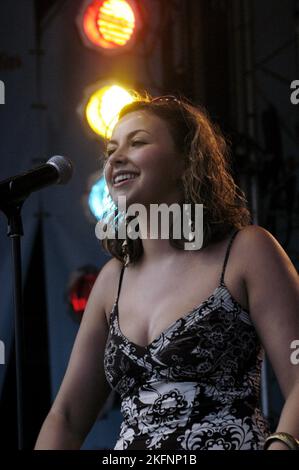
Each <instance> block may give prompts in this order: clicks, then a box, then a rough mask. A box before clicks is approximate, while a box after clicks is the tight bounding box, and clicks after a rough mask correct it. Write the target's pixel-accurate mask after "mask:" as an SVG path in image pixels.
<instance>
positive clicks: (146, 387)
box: [104, 258, 269, 450]
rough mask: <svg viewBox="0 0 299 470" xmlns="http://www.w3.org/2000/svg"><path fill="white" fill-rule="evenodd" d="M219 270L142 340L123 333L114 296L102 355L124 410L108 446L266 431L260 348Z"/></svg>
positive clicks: (176, 444) (173, 444) (171, 443)
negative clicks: (209, 289)
mask: <svg viewBox="0 0 299 470" xmlns="http://www.w3.org/2000/svg"><path fill="white" fill-rule="evenodd" d="M226 259H227V258H226ZM223 274H224V269H223V271H222V278H221V282H220V284H219V286H218V287H217V288H216V289H215V291H214V292H213V293H212V294H211V295H210V297H209V298H208V299H207V300H206V301H204V302H202V303H201V304H200V305H199V306H197V307H195V308H194V309H193V310H191V311H190V312H188V313H187V314H186V315H184V316H183V317H181V318H179V319H178V320H177V321H175V322H173V323H172V324H171V325H170V326H169V327H168V328H167V329H166V330H165V331H163V332H162V333H161V334H160V335H159V336H158V337H157V338H156V339H155V340H154V341H152V343H150V344H149V345H148V346H147V347H142V346H138V345H136V344H134V343H133V342H131V341H130V340H129V339H128V338H126V337H125V336H124V335H123V334H122V332H121V329H120V327H119V320H118V303H117V301H116V302H115V304H114V306H113V309H112V312H111V316H110V328H109V335H108V338H107V342H106V349H105V355H104V369H105V374H106V378H107V381H108V382H109V384H110V386H111V388H113V389H114V390H115V391H116V392H118V393H119V394H120V397H121V412H122V415H123V421H122V424H121V427H120V434H119V437H118V439H117V442H116V444H115V447H114V449H116V450H122V449H128V450H131V449H132V450H134V449H161V450H180V449H181V450H216V449H222V450H231V449H238V450H257V449H261V448H262V446H263V442H264V440H265V438H266V437H267V435H268V434H269V427H268V423H267V421H266V419H265V418H264V417H263V415H262V412H261V410H260V408H259V396H260V377H261V364H262V358H263V353H262V349H261V345H260V342H259V339H258V335H257V333H256V331H255V329H254V326H253V324H252V322H251V319H250V314H249V312H248V311H247V310H245V309H243V308H242V307H241V306H240V304H238V302H237V301H236V300H235V299H234V298H233V297H232V295H231V293H230V291H229V290H228V288H227V287H226V285H225V284H224V282H223ZM118 295H119V294H118Z"/></svg>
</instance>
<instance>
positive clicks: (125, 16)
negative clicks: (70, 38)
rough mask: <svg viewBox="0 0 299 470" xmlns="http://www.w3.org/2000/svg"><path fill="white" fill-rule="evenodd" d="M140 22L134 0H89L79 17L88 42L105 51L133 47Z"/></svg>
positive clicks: (80, 26) (81, 28)
mask: <svg viewBox="0 0 299 470" xmlns="http://www.w3.org/2000/svg"><path fill="white" fill-rule="evenodd" d="M137 24H138V21H137V13H136V8H135V5H134V2H133V0H130V1H129V0H93V1H90V0H89V1H85V2H84V3H83V5H82V8H81V11H80V13H79V15H78V17H77V26H78V28H79V32H80V35H81V38H82V40H83V42H84V44H85V45H86V46H88V47H91V48H93V49H98V50H101V51H102V52H104V53H114V52H120V50H123V49H125V48H129V47H131V46H132V45H133V42H134V37H135V35H136V28H137Z"/></svg>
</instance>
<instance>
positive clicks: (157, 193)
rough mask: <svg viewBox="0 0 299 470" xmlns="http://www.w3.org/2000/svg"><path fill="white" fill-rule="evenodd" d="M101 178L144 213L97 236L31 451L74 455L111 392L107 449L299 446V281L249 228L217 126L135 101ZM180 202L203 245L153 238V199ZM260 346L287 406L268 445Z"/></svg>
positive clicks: (261, 234)
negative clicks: (198, 209) (130, 228)
mask: <svg viewBox="0 0 299 470" xmlns="http://www.w3.org/2000/svg"><path fill="white" fill-rule="evenodd" d="M105 178H106V181H107V185H108V188H109V192H110V195H111V198H112V200H113V201H114V202H115V204H116V207H117V204H118V201H119V197H120V196H125V200H126V207H127V208H128V207H130V206H131V205H132V204H140V205H142V207H144V208H145V209H146V210H145V211H144V212H142V213H139V214H137V215H136V216H135V218H136V221H137V222H138V226H137V228H138V233H139V237H138V238H137V239H135V240H132V239H131V238H130V236H129V235H127V237H126V240H125V241H124V240H123V239H117V238H116V239H110V238H108V237H107V238H106V239H105V240H104V247H105V248H106V249H107V250H108V251H109V252H110V253H111V254H112V259H111V260H110V261H109V262H108V263H106V265H105V266H104V267H103V269H102V270H101V272H100V274H99V276H98V278H97V281H96V283H95V285H94V287H93V290H92V292H91V294H90V297H89V301H88V305H87V307H86V311H85V313H84V317H83V321H82V323H81V326H80V330H79V333H78V336H77V338H76V341H75V345H74V348H73V352H72V355H71V358H70V362H69V366H68V369H67V372H66V375H65V378H64V380H63V383H62V385H61V388H60V391H59V393H58V395H57V397H56V400H55V402H54V404H53V406H52V408H51V410H50V412H49V415H48V417H47V418H46V420H45V423H44V425H43V427H42V430H41V432H40V435H39V438H38V441H37V444H36V448H37V449H78V448H80V446H81V444H82V442H83V440H84V438H85V436H86V434H87V433H88V431H89V429H90V428H91V426H92V424H93V422H94V420H95V418H96V416H97V414H98V412H99V409H100V408H101V406H102V405H103V404H104V402H105V400H106V398H107V396H108V394H109V392H110V390H111V387H112V388H113V389H115V390H116V391H117V392H118V393H119V394H120V396H121V400H122V402H121V403H122V405H121V411H122V414H123V422H122V425H121V429H120V434H119V437H118V439H117V442H116V444H115V447H114V448H115V449H128V450H131V449H151V450H153V449H159V450H179V449H182V450H184V449H186V450H209V449H240V450H241V449H244V450H255V449H262V448H263V447H264V445H265V442H266V447H267V448H268V449H278V450H280V449H281V450H285V449H291V448H296V447H297V445H298V444H297V441H296V439H297V438H298V436H299V401H298V393H299V365H296V364H294V361H292V360H291V354H292V352H293V350H292V345H294V344H296V343H294V341H295V340H298V339H299V312H298V305H299V282H298V275H297V272H296V269H295V267H294V266H293V264H292V263H291V261H290V259H289V258H288V256H287V254H286V253H285V251H284V250H283V249H282V247H281V246H280V244H279V243H278V241H277V240H276V239H275V238H274V237H273V236H272V235H271V234H270V233H269V232H268V231H267V230H265V229H263V228H262V227H260V226H257V225H252V224H251V219H250V213H249V211H248V209H247V207H246V200H245V198H244V194H243V193H242V191H241V190H240V189H239V188H238V187H237V186H236V184H235V183H234V180H233V178H232V176H231V174H230V171H229V164H228V157H227V152H226V145H225V142H224V139H223V138H222V136H221V134H220V133H219V131H218V130H217V129H216V128H215V127H214V126H213V125H212V123H211V122H210V121H209V119H208V117H207V116H206V114H205V112H204V111H203V110H201V109H200V108H198V107H194V106H192V105H191V104H190V103H188V102H185V101H184V100H178V99H176V98H173V97H160V98H155V99H153V100H151V99H148V98H147V99H141V100H139V101H136V102H134V103H132V104H130V105H128V106H126V107H125V108H123V110H122V111H121V113H120V118H119V120H118V123H117V124H116V126H115V128H114V130H113V134H112V137H111V140H110V141H109V142H108V144H107V161H106V162H105ZM185 203H190V204H191V206H192V208H194V207H195V204H202V205H203V243H202V246H201V248H200V249H196V250H186V249H184V247H185V245H184V242H186V239H185V236H184V235H182V237H181V238H179V239H175V238H174V237H173V236H172V235H171V233H170V237H169V239H164V238H163V237H162V236H158V237H151V236H150V235H151V233H150V222H151V220H150V219H151V218H150V209H151V207H152V205H153V204H158V205H160V204H166V206H167V207H171V205H172V204H178V205H179V207H183V204H185ZM191 215H192V217H194V211H193V212H192V213H191ZM194 222H196V221H194V220H193V226H194ZM172 223H174V221H173V220H172ZM195 225H196V224H195ZM262 346H263V347H264V348H265V350H266V352H267V354H268V357H269V358H270V360H271V363H272V365H273V368H274V370H275V372H276V375H277V378H278V381H279V384H280V386H281V389H282V392H283V393H284V396H285V399H286V401H285V405H284V408H283V410H282V414H281V417H280V421H279V424H278V427H277V429H276V432H275V434H274V435H272V437H270V438H269V434H270V431H269V429H268V425H267V422H266V420H265V419H264V417H263V416H262V413H261V411H260V409H259V390H260V368H261V361H262Z"/></svg>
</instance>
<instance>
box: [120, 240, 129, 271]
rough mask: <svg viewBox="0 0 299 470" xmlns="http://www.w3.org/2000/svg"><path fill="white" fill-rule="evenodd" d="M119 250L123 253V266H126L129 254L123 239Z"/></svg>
mask: <svg viewBox="0 0 299 470" xmlns="http://www.w3.org/2000/svg"><path fill="white" fill-rule="evenodd" d="M121 251H122V254H123V259H124V264H125V267H127V266H128V265H129V263H130V254H129V249H128V242H127V240H124V242H123V243H122V246H121Z"/></svg>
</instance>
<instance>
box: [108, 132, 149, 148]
mask: <svg viewBox="0 0 299 470" xmlns="http://www.w3.org/2000/svg"><path fill="white" fill-rule="evenodd" d="M140 131H142V132H146V133H147V134H150V132H148V131H146V130H145V129H135V131H132V132H129V134H128V135H127V139H130V138H131V137H133V136H134V135H135V134H137V132H140ZM117 143H118V142H117V140H109V142H108V143H107V146H108V145H109V144H117Z"/></svg>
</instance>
